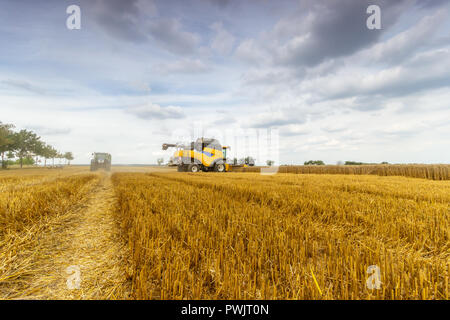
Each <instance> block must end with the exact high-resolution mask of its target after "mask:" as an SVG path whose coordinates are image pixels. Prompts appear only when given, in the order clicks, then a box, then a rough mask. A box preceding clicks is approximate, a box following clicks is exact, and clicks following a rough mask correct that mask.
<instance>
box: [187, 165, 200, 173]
mask: <svg viewBox="0 0 450 320" xmlns="http://www.w3.org/2000/svg"><path fill="white" fill-rule="evenodd" d="M187 171H188V172H199V171H200V167H199V166H198V164H196V163H191V164H190V165H188V170H187Z"/></svg>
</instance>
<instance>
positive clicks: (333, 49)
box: [0, 0, 450, 164]
mask: <svg viewBox="0 0 450 320" xmlns="http://www.w3.org/2000/svg"><path fill="white" fill-rule="evenodd" d="M70 5H78V6H79V7H80V10H81V18H80V20H81V28H80V29H79V30H78V29H68V28H67V26H66V22H67V19H68V18H69V16H70V14H67V13H66V9H67V7H68V6H70ZM370 5H378V6H379V7H380V10H381V29H369V28H368V27H367V25H366V21H367V19H368V17H369V16H370V14H368V13H367V11H366V10H367V8H368V6H370ZM449 9H450V3H449V2H448V1H439V0H434V1H431V0H429V1H427V0H396V1H388V0H378V1H377V0H368V1H366V0H354V1H350V0H333V1H331V0H328V1H325V0H305V1H294V0H284V1H283V0H281V1H269V0H245V1H243V0H223V1H219V0H215V1H213V0H189V1H181V0H180V1H174V0H172V1H157V0H155V1H150V0H149V1H147V0H129V1H122V0H90V1H87V0H86V1H80V0H78V1H77V0H68V1H66V0H58V1H57V0H53V1H52V0H51V1H45V2H44V1H31V0H29V1H26V0H0V41H1V46H0V121H1V122H3V123H13V124H14V125H15V126H16V129H28V130H33V131H35V132H36V133H37V134H38V135H39V136H41V137H42V140H44V141H46V142H48V143H50V144H51V145H53V146H54V147H56V148H57V149H58V150H60V151H62V152H66V151H72V152H73V153H74V156H75V160H74V161H73V163H78V164H87V163H89V159H90V156H91V153H92V152H109V153H111V154H112V157H113V163H122V164H126V163H142V164H144V163H149V164H150V163H156V159H157V158H160V157H163V158H164V159H165V160H168V159H169V157H170V156H171V153H172V152H173V150H172V151H170V150H167V151H163V150H161V145H162V143H175V142H187V141H188V140H191V139H195V138H198V137H200V136H205V137H215V138H217V139H219V140H220V141H221V142H222V143H223V144H224V145H225V144H226V145H229V146H230V147H231V151H230V152H231V154H230V156H232V157H234V156H236V157H238V158H239V157H243V156H247V155H250V156H253V157H255V158H256V161H257V163H259V164H262V163H264V162H265V161H266V160H268V159H276V162H277V163H278V164H302V163H303V162H304V161H307V160H323V161H324V162H325V163H327V164H335V163H337V162H338V161H346V160H350V161H362V162H371V163H379V162H382V161H388V162H390V163H449V159H450V90H449V86H450V20H449ZM266 136H269V137H271V141H277V143H276V144H275V143H273V144H271V145H270V146H267V144H266V141H267V139H266ZM261 137H264V139H263V138H261ZM258 139H259V140H258ZM261 139H262V140H261ZM252 141H253V142H252ZM255 141H257V142H255ZM261 141H262V142H261ZM274 146H275V147H274ZM263 149H264V150H263ZM269 149H270V151H268V150H269ZM262 150H263V151H262Z"/></svg>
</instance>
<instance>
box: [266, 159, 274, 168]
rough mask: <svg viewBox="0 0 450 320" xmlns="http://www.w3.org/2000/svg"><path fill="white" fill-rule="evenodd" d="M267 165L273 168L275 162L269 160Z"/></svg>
mask: <svg viewBox="0 0 450 320" xmlns="http://www.w3.org/2000/svg"><path fill="white" fill-rule="evenodd" d="M266 163H267V165H268V166H269V167H271V166H273V165H274V164H275V161H273V160H267V161H266Z"/></svg>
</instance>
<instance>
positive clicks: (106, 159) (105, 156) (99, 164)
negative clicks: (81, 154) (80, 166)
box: [91, 152, 111, 171]
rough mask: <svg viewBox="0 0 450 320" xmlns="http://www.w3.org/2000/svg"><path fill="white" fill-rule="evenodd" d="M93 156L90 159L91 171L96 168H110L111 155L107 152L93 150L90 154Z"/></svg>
mask: <svg viewBox="0 0 450 320" xmlns="http://www.w3.org/2000/svg"><path fill="white" fill-rule="evenodd" d="M92 155H93V156H94V158H93V159H92V160H91V171H97V170H98V169H101V168H103V169H105V170H106V171H110V170H111V155H110V154H109V153H101V152H95V153H93V154H92Z"/></svg>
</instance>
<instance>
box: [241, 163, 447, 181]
mask: <svg viewBox="0 0 450 320" xmlns="http://www.w3.org/2000/svg"><path fill="white" fill-rule="evenodd" d="M260 170H261V167H247V168H237V169H235V171H240V172H260ZM278 172H279V173H306V174H310V173H313V174H357V175H366V174H370V175H378V176H404V177H412V178H422V179H430V180H450V165H445V164H438V165H434V164H428V165H427V164H398V165H391V164H389V165H323V166H317V165H316V166H313V165H309V166H280V167H278Z"/></svg>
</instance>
